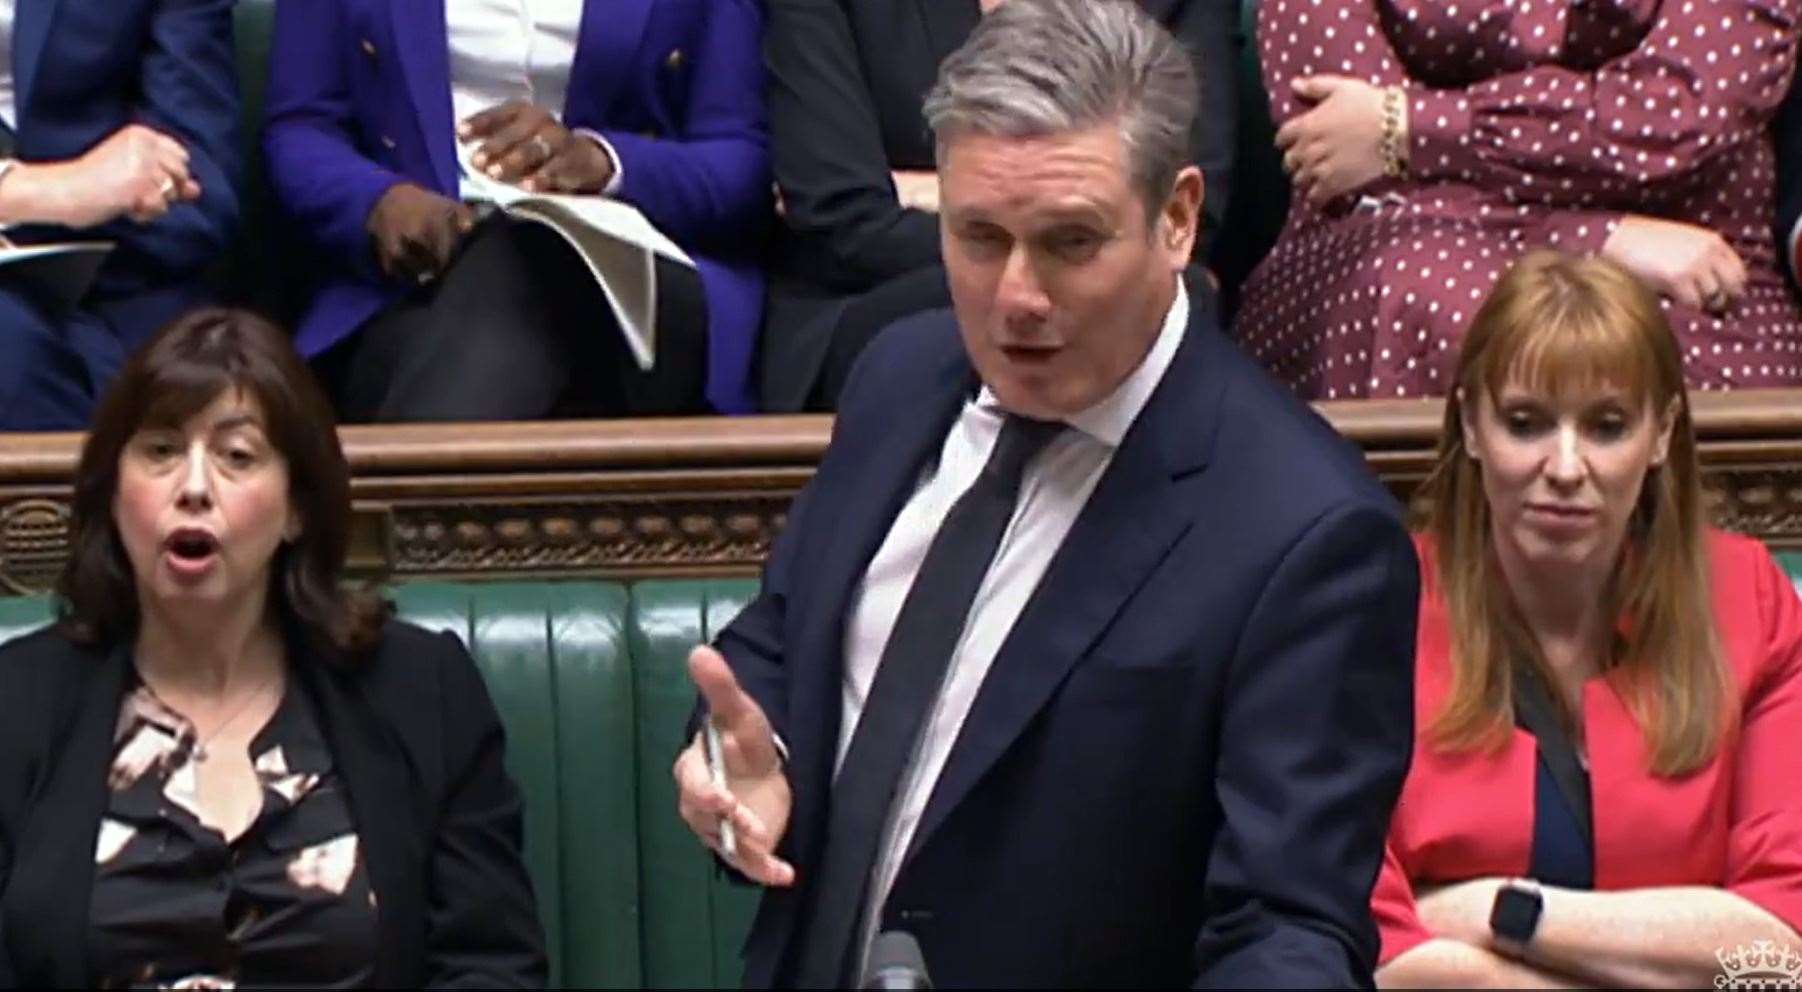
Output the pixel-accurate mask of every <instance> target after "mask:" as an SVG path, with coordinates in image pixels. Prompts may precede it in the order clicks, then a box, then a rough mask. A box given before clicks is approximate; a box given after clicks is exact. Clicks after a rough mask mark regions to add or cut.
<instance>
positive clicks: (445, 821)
mask: <svg viewBox="0 0 1802 992" xmlns="http://www.w3.org/2000/svg"><path fill="white" fill-rule="evenodd" d="M440 644H441V645H442V650H443V655H442V660H441V663H440V666H439V669H440V671H441V672H442V673H443V674H442V683H443V693H444V695H443V703H444V723H443V734H444V769H443V774H444V779H443V781H444V783H445V787H444V792H443V796H442V801H441V804H440V807H439V815H438V822H437V824H436V829H435V830H433V831H432V855H431V866H430V869H429V871H428V877H429V879H430V886H431V891H430V899H429V907H430V908H429V910H428V916H427V934H426V979H425V985H426V986H427V987H428V988H484V989H497V988H543V987H544V985H545V981H546V976H547V970H546V969H547V966H546V963H545V962H546V959H545V952H544V934H543V931H542V930H541V929H540V926H539V922H538V913H537V908H536V903H535V902H534V900H533V898H532V883H531V879H530V878H529V876H528V875H527V874H526V867H525V862H524V860H523V859H522V857H521V853H520V852H521V849H522V841H521V837H522V834H523V831H524V807H523V804H522V803H521V800H520V796H519V789H518V788H517V787H516V786H515V785H514V784H513V780H512V779H511V778H510V777H508V775H507V772H506V769H505V768H504V767H503V765H502V759H503V757H504V750H505V742H504V740H503V737H504V735H503V732H502V730H501V723H500V718H499V716H497V715H496V713H495V709H494V703H493V701H492V700H490V699H489V697H488V689H487V686H486V685H485V684H484V683H483V682H482V676H481V673H480V672H478V671H477V670H476V666H475V661H474V660H473V659H471V658H470V657H469V653H468V652H467V651H466V650H465V649H464V648H463V645H462V642H460V641H458V640H457V639H456V637H454V636H453V635H450V634H443V635H441V640H440Z"/></svg>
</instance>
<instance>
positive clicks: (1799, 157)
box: [1772, 84, 1802, 287]
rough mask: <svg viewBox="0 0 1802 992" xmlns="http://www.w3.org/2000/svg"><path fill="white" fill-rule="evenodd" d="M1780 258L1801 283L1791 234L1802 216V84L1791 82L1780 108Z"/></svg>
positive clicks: (1796, 282)
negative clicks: (1793, 254)
mask: <svg viewBox="0 0 1802 992" xmlns="http://www.w3.org/2000/svg"><path fill="white" fill-rule="evenodd" d="M1774 132H1775V135H1776V139H1777V224H1776V230H1775V231H1773V232H1772V233H1773V234H1775V235H1776V240H1777V261H1778V263H1779V264H1781V265H1782V266H1783V271H1784V272H1786V273H1788V275H1789V278H1790V285H1791V286H1794V287H1802V279H1799V276H1798V273H1797V272H1796V270H1795V259H1793V258H1791V257H1790V234H1791V233H1792V232H1794V231H1795V229H1796V221H1798V220H1802V85H1794V84H1792V85H1791V86H1790V91H1789V96H1787V97H1785V98H1784V100H1783V106H1782V107H1779V108H1778V110H1777V120H1776V122H1775V128H1774Z"/></svg>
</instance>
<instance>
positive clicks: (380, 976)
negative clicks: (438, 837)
mask: <svg viewBox="0 0 1802 992" xmlns="http://www.w3.org/2000/svg"><path fill="white" fill-rule="evenodd" d="M302 643H303V642H302V641H301V640H300V639H299V638H298V637H296V636H295V635H293V634H291V635H290V641H289V645H290V649H289V650H290V654H289V657H290V658H293V659H295V660H294V663H293V670H294V671H295V672H296V673H298V674H299V676H300V678H301V682H302V685H303V686H305V688H306V689H307V691H308V692H310V693H312V695H313V699H314V701H315V703H316V704H317V705H316V709H317V711H318V713H319V721H320V732H321V733H322V734H323V735H324V736H325V739H326V742H327V744H328V746H329V747H330V748H331V752H332V760H333V761H334V762H335V763H336V765H337V768H338V771H339V774H341V775H342V776H343V778H344V787H345V790H346V792H347V793H348V794H349V799H350V810H351V815H352V817H353V819H354V820H355V821H356V825H357V836H358V839H359V843H360V844H361V845H362V847H363V863H364V867H365V869H366V870H367V871H368V872H369V882H370V887H371V888H372V889H373V890H374V892H375V896H376V925H377V927H378V929H379V931H380V936H381V939H380V941H379V942H378V943H379V945H380V947H381V950H380V951H379V952H378V954H379V956H378V958H377V960H376V972H375V984H376V985H377V987H381V988H400V987H405V986H407V985H409V984H412V983H414V982H417V981H418V980H419V964H420V962H421V961H422V960H423V955H424V948H423V947H422V946H421V945H420V943H419V934H420V932H421V931H422V930H423V927H422V925H421V924H422V921H423V920H424V919H425V912H426V907H425V906H424V905H423V903H422V902H421V895H422V893H423V892H424V891H425V889H424V886H425V881H424V879H423V877H422V876H421V867H422V864H423V859H424V856H425V855H424V848H423V844H424V841H423V839H422V838H421V837H420V836H419V831H420V829H421V820H420V818H419V817H418V816H416V815H415V810H414V808H413V806H412V804H413V803H414V802H415V801H416V800H417V794H416V792H415V789H414V784H413V782H412V780H411V778H410V777H409V776H408V774H407V771H406V768H405V767H404V766H403V765H402V759H401V757H400V754H401V747H400V744H399V742H397V741H394V740H392V739H391V736H390V735H391V734H392V733H393V731H392V729H391V728H389V727H387V726H386V725H384V723H383V722H382V721H381V719H380V718H378V717H377V716H376V714H375V711H374V710H373V709H372V708H371V707H370V705H369V703H368V701H367V700H366V699H365V698H364V695H363V693H362V692H361V691H360V690H359V688H358V687H357V684H356V683H355V682H354V681H353V679H351V678H349V677H347V676H344V675H341V674H339V673H337V672H335V671H332V670H330V668H329V667H328V664H326V663H324V662H322V661H321V660H319V659H320V658H321V657H322V655H323V654H324V652H323V651H322V650H321V649H319V648H313V649H311V650H312V651H313V652H314V653H313V654H312V655H311V656H308V655H303V654H301V653H299V652H301V651H306V650H309V649H308V648H306V647H304V646H301V644H302Z"/></svg>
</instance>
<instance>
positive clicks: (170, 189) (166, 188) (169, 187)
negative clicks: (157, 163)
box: [156, 176, 175, 200]
mask: <svg viewBox="0 0 1802 992" xmlns="http://www.w3.org/2000/svg"><path fill="white" fill-rule="evenodd" d="M156 191H157V192H158V193H161V194H162V195H163V199H165V200H167V199H169V198H170V197H171V196H172V195H173V194H174V193H175V179H174V177H172V176H164V177H163V181H162V183H161V184H160V185H158V186H157V188H156Z"/></svg>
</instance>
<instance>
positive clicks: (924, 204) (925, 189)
mask: <svg viewBox="0 0 1802 992" xmlns="http://www.w3.org/2000/svg"><path fill="white" fill-rule="evenodd" d="M889 176H890V178H892V179H893V180H894V182H895V197H896V198H897V199H899V200H900V201H901V205H902V206H903V207H908V208H911V209H913V210H924V211H926V212H927V213H932V214H936V213H938V212H939V174H938V173H936V172H932V171H930V170H924V169H904V170H901V171H899V172H891V173H889Z"/></svg>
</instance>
